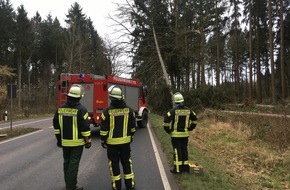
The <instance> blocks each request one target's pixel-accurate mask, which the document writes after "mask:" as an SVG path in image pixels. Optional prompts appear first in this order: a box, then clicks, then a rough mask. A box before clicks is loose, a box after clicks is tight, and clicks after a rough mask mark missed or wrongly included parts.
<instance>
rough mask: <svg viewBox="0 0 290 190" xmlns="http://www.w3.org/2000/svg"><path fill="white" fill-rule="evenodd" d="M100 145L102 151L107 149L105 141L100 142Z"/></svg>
mask: <svg viewBox="0 0 290 190" xmlns="http://www.w3.org/2000/svg"><path fill="white" fill-rule="evenodd" d="M101 145H102V147H103V148H104V149H107V144H106V143H105V141H102V142H101Z"/></svg>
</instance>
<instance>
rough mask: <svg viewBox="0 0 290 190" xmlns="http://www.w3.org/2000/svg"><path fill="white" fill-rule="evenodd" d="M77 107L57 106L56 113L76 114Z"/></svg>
mask: <svg viewBox="0 0 290 190" xmlns="http://www.w3.org/2000/svg"><path fill="white" fill-rule="evenodd" d="M77 113H78V109H75V108H58V114H60V115H66V116H70V115H72V116H74V115H77Z"/></svg>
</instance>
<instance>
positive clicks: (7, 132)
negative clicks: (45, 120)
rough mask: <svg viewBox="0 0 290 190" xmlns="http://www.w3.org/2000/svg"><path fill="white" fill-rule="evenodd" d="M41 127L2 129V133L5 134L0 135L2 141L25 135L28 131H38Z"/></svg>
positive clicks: (0, 131) (0, 132)
mask: <svg viewBox="0 0 290 190" xmlns="http://www.w3.org/2000/svg"><path fill="white" fill-rule="evenodd" d="M37 130H39V129H36V128H22V127H21V128H13V129H12V130H11V129H2V130H0V134H1V135H3V136H1V137H0V141H4V140H7V139H11V138H14V137H17V136H20V135H25V134H27V133H31V132H34V131H37Z"/></svg>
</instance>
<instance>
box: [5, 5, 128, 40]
mask: <svg viewBox="0 0 290 190" xmlns="http://www.w3.org/2000/svg"><path fill="white" fill-rule="evenodd" d="M10 2H11V4H12V5H13V7H14V10H16V9H17V7H19V6H20V5H21V4H23V5H24V8H25V10H26V12H28V17H29V18H31V17H33V16H35V13H36V11H38V12H39V14H40V16H41V17H42V19H46V17H47V15H48V14H49V13H51V15H52V17H53V18H55V17H57V18H58V20H59V21H60V23H61V24H62V25H63V26H64V27H65V22H64V19H65V18H66V16H65V15H66V14H68V10H69V9H70V8H71V5H73V4H74V2H78V3H79V4H80V6H81V7H82V8H83V10H82V12H83V13H84V14H86V16H87V17H90V18H91V20H92V21H93V25H94V26H95V29H96V30H97V32H98V34H99V35H100V36H101V37H105V35H110V34H111V33H113V29H112V27H109V26H110V25H111V24H112V22H111V21H110V20H109V19H107V18H106V17H107V16H108V14H111V15H112V16H113V12H114V11H115V10H116V5H115V4H114V2H118V3H122V2H124V0H10Z"/></svg>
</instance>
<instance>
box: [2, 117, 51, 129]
mask: <svg viewBox="0 0 290 190" xmlns="http://www.w3.org/2000/svg"><path fill="white" fill-rule="evenodd" d="M46 120H52V119H51V118H47V119H42V120H37V121H31V122H28V123H21V124H16V125H13V124H12V127H19V126H22V125H29V124H32V123H37V122H42V121H46ZM10 127H11V126H7V127H2V128H0V130H1V129H7V128H10Z"/></svg>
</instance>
